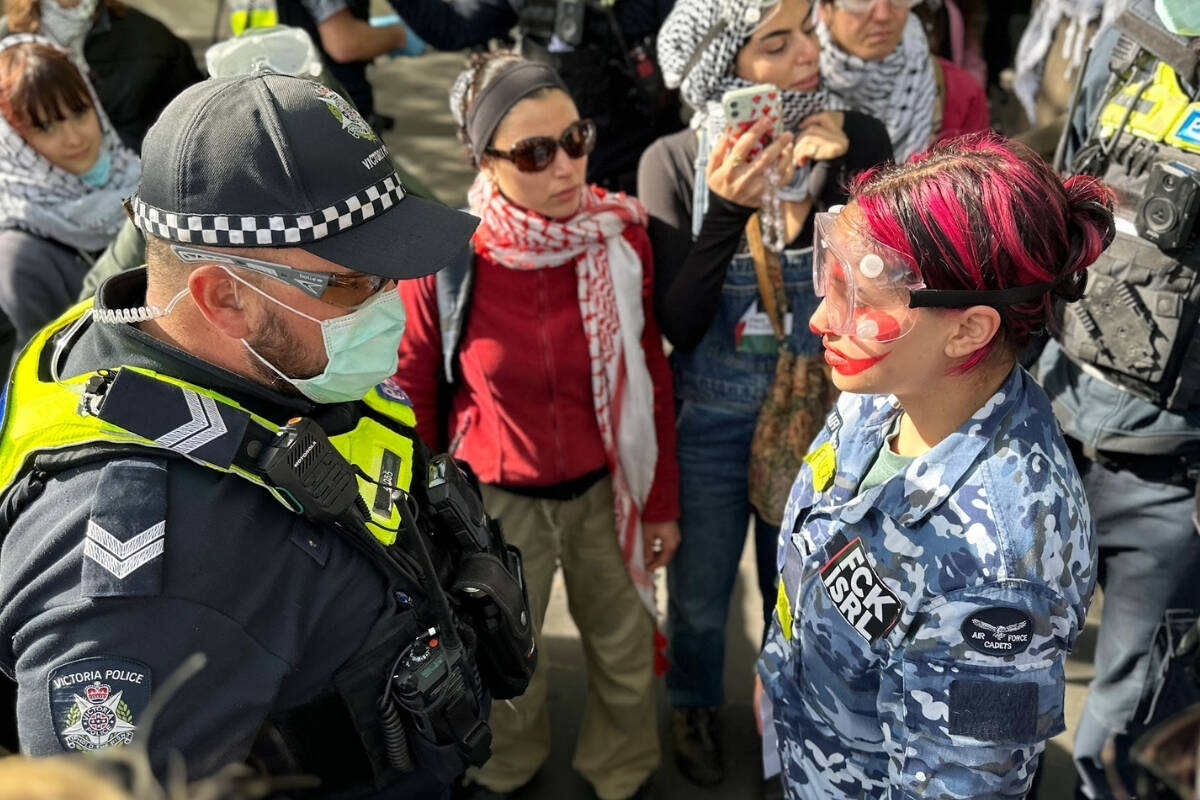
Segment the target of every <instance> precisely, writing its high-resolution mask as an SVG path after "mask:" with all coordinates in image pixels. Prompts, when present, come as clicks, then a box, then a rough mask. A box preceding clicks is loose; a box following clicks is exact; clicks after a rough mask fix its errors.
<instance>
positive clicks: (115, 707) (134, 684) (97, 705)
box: [47, 656, 150, 750]
mask: <svg viewBox="0 0 1200 800" xmlns="http://www.w3.org/2000/svg"><path fill="white" fill-rule="evenodd" d="M47 684H48V691H49V694H50V714H51V717H52V719H53V721H54V733H55V734H56V735H57V736H58V741H59V743H60V744H61V745H62V747H63V749H64V750H104V749H105V748H108V747H117V746H121V745H127V744H129V743H130V742H132V741H133V737H134V734H135V733H136V731H137V726H138V721H139V720H140V719H141V716H142V714H144V713H145V711H146V706H147V705H148V704H149V702H150V667H149V666H147V665H146V664H144V663H142V662H141V661H135V660H134V659H131V658H121V657H116V656H96V657H93V658H81V659H79V660H77V661H71V662H69V663H67V664H62V665H61V666H58V667H55V668H54V669H52V670H51V671H50V676H49V678H48V679H47Z"/></svg>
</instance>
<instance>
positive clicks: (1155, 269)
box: [1038, 0, 1200, 798]
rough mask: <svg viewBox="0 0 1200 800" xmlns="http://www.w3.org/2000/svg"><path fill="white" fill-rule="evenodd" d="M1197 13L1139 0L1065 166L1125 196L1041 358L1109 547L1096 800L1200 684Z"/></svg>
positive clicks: (1073, 121)
mask: <svg viewBox="0 0 1200 800" xmlns="http://www.w3.org/2000/svg"><path fill="white" fill-rule="evenodd" d="M1156 7H1157V8H1158V9H1159V11H1160V12H1161V14H1162V18H1161V19H1160V16H1159V14H1156V12H1155V8H1156ZM1197 11H1200V6H1198V5H1197V4H1196V3H1194V2H1188V0H1184V2H1176V0H1159V2H1158V3H1157V4H1155V3H1152V2H1150V0H1137V1H1136V2H1133V3H1131V4H1130V7H1129V8H1128V10H1127V12H1126V14H1125V15H1123V16H1122V17H1120V18H1118V20H1117V22H1116V23H1115V25H1114V26H1113V27H1110V28H1106V29H1104V30H1103V31H1102V32H1101V33H1100V35H1099V36H1098V38H1097V39H1096V42H1095V45H1094V48H1093V50H1092V52H1091V54H1090V56H1089V58H1088V61H1087V64H1086V67H1085V69H1084V72H1083V76H1082V78H1081V79H1080V82H1079V85H1078V88H1077V90H1076V94H1075V98H1074V100H1073V102H1072V109H1071V114H1070V119H1069V121H1068V126H1067V129H1066V130H1065V131H1064V134H1063V139H1062V141H1061V142H1060V145H1059V153H1058V158H1057V162H1058V163H1057V166H1058V167H1059V169H1063V170H1066V171H1069V172H1075V173H1088V174H1092V175H1097V176H1099V177H1101V178H1102V179H1103V180H1104V182H1105V183H1107V184H1109V185H1110V186H1112V187H1113V188H1114V189H1115V190H1116V196H1117V204H1118V207H1117V212H1116V217H1117V237H1116V240H1115V241H1114V243H1113V245H1112V246H1111V247H1110V248H1109V250H1108V252H1107V253H1106V254H1105V255H1104V256H1102V257H1101V259H1100V260H1099V261H1097V262H1096V263H1095V264H1094V265H1093V266H1092V269H1091V275H1090V278H1089V284H1088V288H1087V294H1086V296H1085V297H1084V299H1083V300H1082V301H1081V302H1079V303H1077V304H1075V305H1074V306H1071V307H1069V309H1068V310H1067V311H1066V312H1065V313H1064V318H1063V332H1062V334H1061V336H1059V337H1058V339H1057V341H1051V342H1050V343H1049V344H1048V345H1047V346H1046V348H1045V350H1044V352H1043V354H1042V357H1041V359H1040V362H1039V366H1038V369H1039V377H1040V379H1041V381H1042V385H1043V386H1044V387H1045V389H1046V392H1047V393H1048V394H1049V395H1050V397H1051V399H1052V400H1053V403H1054V411H1055V415H1056V416H1057V417H1058V419H1059V421H1060V422H1061V423H1062V426H1063V429H1064V431H1065V433H1066V434H1067V436H1068V441H1069V443H1071V444H1072V447H1073V448H1074V449H1075V451H1076V453H1077V455H1078V456H1079V467H1080V473H1081V474H1082V476H1083V481H1084V487H1085V489H1086V491H1087V495H1088V501H1089V503H1090V505H1091V509H1092V515H1093V516H1094V518H1095V520H1096V528H1097V533H1098V538H1099V544H1100V569H1099V576H1100V581H1101V586H1102V588H1103V590H1104V605H1103V612H1102V616H1101V623H1100V630H1099V635H1098V638H1097V642H1096V658H1095V677H1094V678H1093V680H1092V682H1091V685H1090V686H1089V688H1088V694H1087V700H1086V702H1085V703H1084V708H1083V713H1082V717H1081V719H1080V721H1079V726H1078V729H1077V732H1076V734H1075V753H1074V755H1075V762H1076V766H1077V768H1078V770H1079V774H1080V782H1081V788H1082V791H1083V793H1084V794H1085V795H1086V796H1088V797H1092V798H1108V797H1111V796H1112V791H1111V789H1110V787H1109V782H1108V779H1107V777H1106V774H1105V769H1104V765H1103V763H1102V761H1101V753H1102V751H1103V750H1104V749H1105V746H1106V744H1107V743H1108V742H1109V741H1113V743H1114V745H1115V748H1114V750H1115V755H1116V763H1117V766H1118V769H1119V770H1120V772H1121V774H1122V776H1123V779H1124V782H1125V784H1126V785H1127V786H1132V785H1133V780H1132V778H1133V775H1132V774H1131V771H1130V764H1129V747H1130V745H1131V743H1132V742H1133V740H1134V739H1136V738H1137V735H1138V733H1139V731H1141V730H1143V729H1144V728H1145V727H1146V726H1147V725H1149V724H1151V723H1152V722H1153V721H1154V720H1155V718H1156V717H1158V716H1161V715H1162V714H1164V713H1171V712H1172V711H1173V710H1177V709H1179V708H1182V707H1183V706H1184V705H1185V704H1186V702H1187V700H1188V696H1190V694H1191V692H1190V690H1189V687H1188V682H1187V681H1186V679H1182V680H1181V678H1182V669H1180V668H1179V667H1178V666H1176V665H1173V663H1172V660H1171V653H1170V651H1171V650H1172V649H1173V643H1174V641H1177V638H1178V636H1179V635H1180V634H1182V632H1183V630H1184V629H1186V627H1187V625H1188V624H1189V620H1190V619H1191V618H1194V616H1195V614H1196V610H1197V609H1198V608H1200V582H1198V581H1197V580H1196V575H1197V571H1198V570H1200V537H1197V535H1196V530H1195V527H1194V525H1193V523H1192V513H1193V511H1194V508H1195V506H1194V499H1193V494H1194V490H1195V471H1196V469H1197V467H1200V336H1198V334H1200V331H1197V328H1196V304H1197V302H1198V301H1200V281H1198V280H1197V277H1196V270H1197V269H1200V249H1198V248H1197V233H1200V226H1198V225H1196V210H1197V209H1196V203H1197V201H1198V200H1200V103H1198V102H1197V101H1200V73H1198V72H1197V69H1196V66H1197V51H1196V50H1195V48H1194V47H1191V46H1189V38H1188V36H1195V35H1197V34H1200V20H1197V18H1196V14H1197ZM1189 14H1190V15H1191V20H1190V23H1189V22H1188V21H1186V20H1185V19H1183V17H1184V16H1186V15H1189ZM1180 34H1188V35H1187V36H1185V35H1180ZM1192 42H1193V43H1194V40H1192ZM1176 691H1178V692H1180V693H1181V694H1174V692H1176Z"/></svg>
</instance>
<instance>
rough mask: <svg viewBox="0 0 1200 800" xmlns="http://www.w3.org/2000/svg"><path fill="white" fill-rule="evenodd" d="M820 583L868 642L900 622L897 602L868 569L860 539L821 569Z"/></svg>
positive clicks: (847, 620)
mask: <svg viewBox="0 0 1200 800" xmlns="http://www.w3.org/2000/svg"><path fill="white" fill-rule="evenodd" d="M821 582H822V583H824V584H825V591H826V592H828V593H829V598H830V599H831V600H833V602H834V604H835V605H836V606H837V610H838V612H839V613H840V614H841V615H842V616H843V617H844V618H845V619H846V622H848V623H850V627H852V628H854V630H856V631H858V633H859V634H860V635H861V636H862V637H863V638H864V639H866V640H867V641H868V642H872V643H873V642H875V640H876V639H878V638H879V637H881V636H883V635H885V634H886V633H887V632H888V631H890V630H891V629H892V626H893V625H895V624H896V620H898V619H900V600H899V599H898V598H897V597H896V595H895V594H894V593H893V592H892V590H891V589H889V588H888V587H887V584H885V583H884V582H883V581H882V580H881V579H880V577H879V576H878V575H876V574H875V570H873V569H871V562H870V561H868V560H867V551H866V548H865V547H863V543H862V539H861V538H857V537H856V538H855V539H854V541H852V542H850V544H848V545H846V546H845V547H843V548H842V549H841V550H840V551H838V553H837V554H835V555H834V556H833V558H831V559H829V561H828V563H826V564H825V566H823V567H821Z"/></svg>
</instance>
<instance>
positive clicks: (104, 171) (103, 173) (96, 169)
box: [79, 147, 112, 189]
mask: <svg viewBox="0 0 1200 800" xmlns="http://www.w3.org/2000/svg"><path fill="white" fill-rule="evenodd" d="M111 174H112V155H111V154H110V153H109V152H108V149H107V148H105V147H101V148H100V155H99V156H97V157H96V163H95V164H92V166H91V169H89V170H88V171H87V172H84V173H83V174H81V175H80V176H79V180H81V181H83V182H84V183H86V184H87V185H88V186H90V187H92V188H93V189H99V188H100V187H101V186H103V185H104V184H106V183H108V176H109V175H111Z"/></svg>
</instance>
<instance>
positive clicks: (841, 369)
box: [825, 345, 890, 375]
mask: <svg viewBox="0 0 1200 800" xmlns="http://www.w3.org/2000/svg"><path fill="white" fill-rule="evenodd" d="M888 355H890V352H888V353H884V354H882V355H878V356H867V357H865V358H851V357H850V356H848V355H846V354H845V353H839V352H838V351H837V350H834V349H833V348H832V347H830V346H829V345H825V363H826V364H828V365H829V366H831V367H833V369H834V371H835V372H837V373H838V374H839V375H857V374H858V373H860V372H865V371H866V370H869V369H870V368H871V367H873V366H875V365H876V364H878V363H879V362H880V361H883V360H884V359H885V358H887V357H888Z"/></svg>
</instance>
